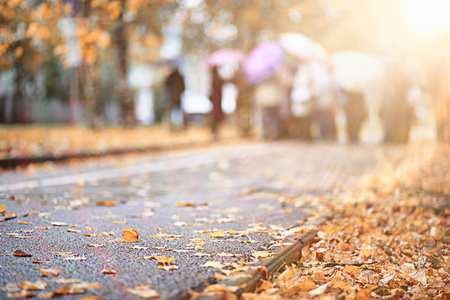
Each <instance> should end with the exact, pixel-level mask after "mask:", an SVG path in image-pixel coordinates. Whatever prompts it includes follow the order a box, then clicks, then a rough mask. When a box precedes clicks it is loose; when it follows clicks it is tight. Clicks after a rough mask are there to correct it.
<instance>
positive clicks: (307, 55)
mask: <svg viewBox="0 0 450 300" xmlns="http://www.w3.org/2000/svg"><path fill="white" fill-rule="evenodd" d="M278 40H279V42H280V44H281V46H282V47H283V49H284V50H285V51H286V52H287V53H289V54H292V55H294V56H296V57H298V58H300V59H304V60H308V59H318V60H324V59H326V57H327V50H326V49H325V47H323V46H322V45H321V44H319V43H318V42H316V41H314V40H312V39H310V38H309V37H307V36H305V35H303V34H301V33H298V32H285V33H282V34H281V35H280V37H279V39H278Z"/></svg>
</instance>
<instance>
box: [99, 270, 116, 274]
mask: <svg viewBox="0 0 450 300" xmlns="http://www.w3.org/2000/svg"><path fill="white" fill-rule="evenodd" d="M102 273H103V274H117V271H116V270H106V269H103V270H102Z"/></svg>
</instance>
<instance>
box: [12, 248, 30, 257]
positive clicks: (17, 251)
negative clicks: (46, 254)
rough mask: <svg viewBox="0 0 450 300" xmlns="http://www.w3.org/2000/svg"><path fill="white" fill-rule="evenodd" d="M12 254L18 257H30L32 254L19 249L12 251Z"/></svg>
mask: <svg viewBox="0 0 450 300" xmlns="http://www.w3.org/2000/svg"><path fill="white" fill-rule="evenodd" d="M13 255H14V256H20V257H31V256H33V255H32V254H28V253H25V252H23V251H22V250H20V249H17V250H16V251H14V252H13Z"/></svg>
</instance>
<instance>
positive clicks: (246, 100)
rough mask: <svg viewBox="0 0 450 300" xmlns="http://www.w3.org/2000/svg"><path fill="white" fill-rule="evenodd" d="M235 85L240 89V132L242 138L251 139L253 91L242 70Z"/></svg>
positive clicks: (237, 104) (236, 77) (237, 109)
mask: <svg viewBox="0 0 450 300" xmlns="http://www.w3.org/2000/svg"><path fill="white" fill-rule="evenodd" d="M233 83H234V84H235V85H236V87H237V89H238V95H237V98H236V117H237V123H238V124H237V125H238V128H239V132H240V134H241V136H243V137H249V136H250V132H251V98H252V97H251V94H252V92H253V91H252V89H251V87H250V86H249V85H248V84H247V82H246V80H245V77H244V72H243V70H242V69H239V70H238V71H237V72H236V75H235V76H234V80H233Z"/></svg>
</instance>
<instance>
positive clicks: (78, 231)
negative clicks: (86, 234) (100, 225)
mask: <svg viewBox="0 0 450 300" xmlns="http://www.w3.org/2000/svg"><path fill="white" fill-rule="evenodd" d="M67 232H72V233H81V230H78V229H67Z"/></svg>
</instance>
